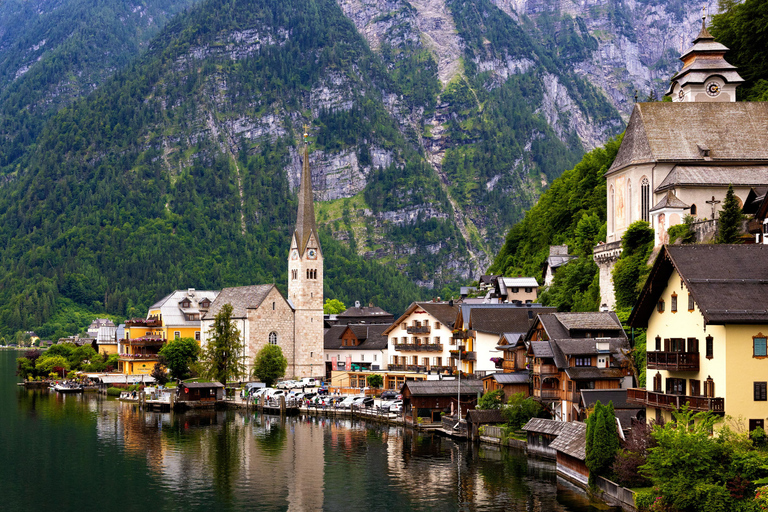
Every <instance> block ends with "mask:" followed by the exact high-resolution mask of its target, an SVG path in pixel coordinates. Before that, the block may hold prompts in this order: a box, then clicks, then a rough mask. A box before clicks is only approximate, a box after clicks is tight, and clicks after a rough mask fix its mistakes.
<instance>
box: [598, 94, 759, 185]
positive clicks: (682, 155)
mask: <svg viewBox="0 0 768 512" xmlns="http://www.w3.org/2000/svg"><path fill="white" fill-rule="evenodd" d="M701 148H707V149H708V151H702V149H701ZM659 162H669V163H681V164H686V163H687V164H703V163H705V162H713V164H717V163H720V164H722V163H734V164H737V163H742V164H745V163H755V164H758V163H763V164H766V163H768V102H728V103H718V102H713V103H710V102H679V103H670V102H653V103H637V104H635V108H634V110H633V111H632V115H631V116H630V119H629V124H628V125H627V131H626V133H625V135H624V140H623V141H622V143H621V147H620V148H619V152H618V154H617V155H616V159H615V160H614V162H613V165H611V168H610V169H609V170H608V172H607V173H606V175H610V174H613V173H614V172H617V171H620V170H622V169H624V168H625V167H628V166H630V165H638V164H646V163H659Z"/></svg>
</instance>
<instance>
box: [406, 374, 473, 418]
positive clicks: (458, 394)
mask: <svg viewBox="0 0 768 512" xmlns="http://www.w3.org/2000/svg"><path fill="white" fill-rule="evenodd" d="M482 391H483V385H482V383H481V382H480V381H478V380H464V379H462V380H461V381H459V380H458V379H454V380H424V381H411V380H409V381H406V382H405V384H404V385H403V389H402V391H401V392H402V394H403V416H404V419H405V422H406V423H410V424H414V423H417V422H418V418H423V420H422V421H427V422H431V423H439V422H440V421H441V416H442V414H441V413H445V414H446V415H449V416H455V414H456V413H457V412H458V410H459V405H460V406H461V418H464V417H465V415H466V414H467V412H468V411H470V410H472V409H474V408H475V406H476V405H477V396H478V394H480V393H482Z"/></svg>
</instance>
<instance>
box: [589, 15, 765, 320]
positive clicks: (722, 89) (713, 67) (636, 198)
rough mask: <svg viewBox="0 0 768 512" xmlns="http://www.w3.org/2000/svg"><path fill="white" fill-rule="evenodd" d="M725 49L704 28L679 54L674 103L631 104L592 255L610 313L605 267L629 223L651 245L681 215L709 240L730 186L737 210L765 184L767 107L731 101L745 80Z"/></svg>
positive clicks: (608, 180) (616, 253)
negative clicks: (647, 231) (637, 225)
mask: <svg viewBox="0 0 768 512" xmlns="http://www.w3.org/2000/svg"><path fill="white" fill-rule="evenodd" d="M727 50H728V48H726V47H725V46H723V45H722V44H720V43H718V42H716V41H715V40H714V38H713V37H712V35H711V34H709V32H708V31H707V29H706V27H705V26H704V25H703V24H702V29H701V32H700V33H699V35H698V36H697V38H696V39H695V40H694V41H693V45H692V46H691V47H690V48H689V49H688V50H686V51H685V52H684V54H683V55H682V56H681V57H680V59H681V60H682V61H683V68H682V69H681V71H680V72H679V73H678V74H677V75H675V77H673V79H672V82H671V85H670V89H669V91H668V92H667V94H668V95H670V96H671V97H672V102H651V103H636V104H635V107H634V109H633V111H632V114H631V116H630V119H629V123H628V125H627V130H626V132H625V135H624V138H623V140H622V143H621V146H620V148H619V151H618V153H617V155H616V158H615V160H614V161H613V164H612V165H611V167H610V168H609V169H608V171H607V172H606V174H605V178H606V192H607V193H606V203H607V217H608V218H607V239H606V243H605V244H601V245H598V246H597V247H595V250H594V258H595V261H596V262H597V263H598V265H599V266H600V267H601V273H600V290H601V296H602V302H603V303H605V304H606V305H607V306H608V307H609V308H612V307H613V304H614V298H613V287H612V284H611V281H610V277H611V273H610V269H611V268H612V267H613V264H614V263H615V261H616V259H617V258H618V256H619V254H620V252H621V244H620V242H621V237H622V235H623V234H624V232H625V231H626V229H627V228H628V227H629V225H630V224H631V223H632V222H634V221H637V220H644V221H647V222H649V223H650V224H651V225H652V227H653V228H654V231H655V243H656V245H657V246H660V245H662V244H664V243H667V242H668V241H669V236H668V234H667V232H668V230H669V228H670V227H672V226H674V225H677V224H680V223H682V222H683V219H684V218H685V216H686V215H691V216H692V217H693V218H694V219H695V220H696V221H697V222H699V223H700V224H698V225H697V232H698V233H700V234H701V236H702V238H706V237H711V236H713V235H714V233H715V232H716V223H715V219H717V217H718V215H719V210H720V209H721V208H722V206H723V200H724V198H725V194H726V192H727V190H728V186H729V185H733V189H734V193H735V195H736V197H737V198H738V200H739V202H740V203H741V204H742V205H743V204H744V202H745V201H746V199H747V196H748V195H749V193H750V191H751V190H752V189H753V188H755V187H766V186H768V103H765V102H762V103H761V102H737V101H736V88H737V87H738V85H739V84H740V83H741V82H742V81H743V80H742V79H741V77H740V76H739V75H738V72H737V70H736V68H735V67H734V66H732V65H730V64H729V63H728V62H727V61H726V60H725V54H726V52H727Z"/></svg>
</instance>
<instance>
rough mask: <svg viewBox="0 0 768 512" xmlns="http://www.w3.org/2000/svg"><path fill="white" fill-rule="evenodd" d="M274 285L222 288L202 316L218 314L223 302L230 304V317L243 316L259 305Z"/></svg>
mask: <svg viewBox="0 0 768 512" xmlns="http://www.w3.org/2000/svg"><path fill="white" fill-rule="evenodd" d="M274 287H275V285H273V284H256V285H251V286H236V287H234V288H224V289H223V290H221V292H220V293H219V295H218V296H217V297H216V300H214V301H213V304H211V307H210V309H209V310H208V313H206V315H205V316H204V317H203V318H205V319H211V318H214V317H215V316H216V315H217V314H219V311H221V308H222V306H223V305H224V304H231V305H232V318H245V317H246V316H247V314H248V310H249V309H252V308H257V307H259V306H260V305H261V303H262V302H263V301H264V299H265V298H266V296H267V294H269V291H270V290H271V289H272V288H274ZM281 297H282V295H281Z"/></svg>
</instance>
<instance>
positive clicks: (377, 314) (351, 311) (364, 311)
mask: <svg viewBox="0 0 768 512" xmlns="http://www.w3.org/2000/svg"><path fill="white" fill-rule="evenodd" d="M391 316H392V313H387V312H386V311H384V310H383V309H381V308H380V307H377V306H371V307H359V308H358V307H351V308H347V309H346V311H343V312H341V313H339V314H338V315H336V317H337V318H338V319H342V318H347V317H355V318H358V317H364V318H367V317H370V319H371V320H370V321H371V322H374V321H376V319H377V318H381V317H391Z"/></svg>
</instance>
